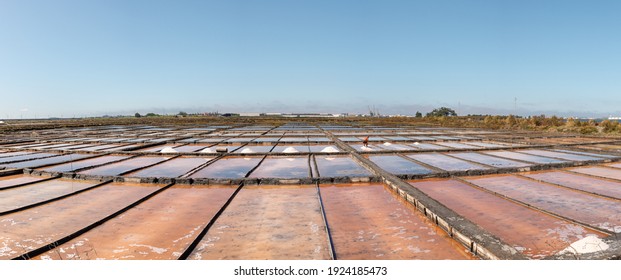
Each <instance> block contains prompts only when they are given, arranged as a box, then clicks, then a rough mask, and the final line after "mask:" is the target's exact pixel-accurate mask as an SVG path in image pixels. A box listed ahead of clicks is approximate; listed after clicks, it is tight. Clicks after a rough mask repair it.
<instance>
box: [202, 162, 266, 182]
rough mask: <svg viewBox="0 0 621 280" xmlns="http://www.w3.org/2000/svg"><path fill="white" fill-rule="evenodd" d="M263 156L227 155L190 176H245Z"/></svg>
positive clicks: (221, 177)
mask: <svg viewBox="0 0 621 280" xmlns="http://www.w3.org/2000/svg"><path fill="white" fill-rule="evenodd" d="M259 161H261V157H243V158H242V157H225V158H221V159H219V160H217V161H216V162H214V163H212V164H210V165H208V166H206V167H205V168H203V169H201V170H199V171H198V172H196V173H194V174H192V175H190V178H220V179H236V178H244V177H245V176H246V174H247V173H248V171H250V170H251V169H253V168H254V167H255V166H257V164H259Z"/></svg>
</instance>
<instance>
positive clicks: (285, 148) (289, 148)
mask: <svg viewBox="0 0 621 280" xmlns="http://www.w3.org/2000/svg"><path fill="white" fill-rule="evenodd" d="M321 147H325V146H321ZM284 152H287V153H308V152H310V150H309V147H308V146H307V145H280V144H279V145H278V146H276V147H274V149H273V150H272V153H284Z"/></svg>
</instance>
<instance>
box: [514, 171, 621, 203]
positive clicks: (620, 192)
mask: <svg viewBox="0 0 621 280" xmlns="http://www.w3.org/2000/svg"><path fill="white" fill-rule="evenodd" d="M522 175H524V176H526V177H530V178H533V179H536V180H541V181H544V182H548V183H553V184H558V185H562V186H566V187H570V188H574V189H578V190H583V191H586V192H590V193H597V194H602V195H607V196H610V197H616V198H619V199H621V183H619V182H614V181H610V180H605V179H597V178H593V177H589V176H582V175H578V174H573V173H567V172H561V171H548V172H542V173H532V174H522Z"/></svg>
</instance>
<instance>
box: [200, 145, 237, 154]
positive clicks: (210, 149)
mask: <svg viewBox="0 0 621 280" xmlns="http://www.w3.org/2000/svg"><path fill="white" fill-rule="evenodd" d="M239 147H241V146H231V145H215V146H211V147H208V148H205V149H202V150H199V151H198V152H197V153H216V150H217V149H226V151H227V152H228V153H230V152H233V151H235V150H237V149H239Z"/></svg>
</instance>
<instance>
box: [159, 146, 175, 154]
mask: <svg viewBox="0 0 621 280" xmlns="http://www.w3.org/2000/svg"><path fill="white" fill-rule="evenodd" d="M160 153H178V151H177V150H175V149H174V148H173V147H166V148H164V149H162V150H160Z"/></svg>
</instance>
